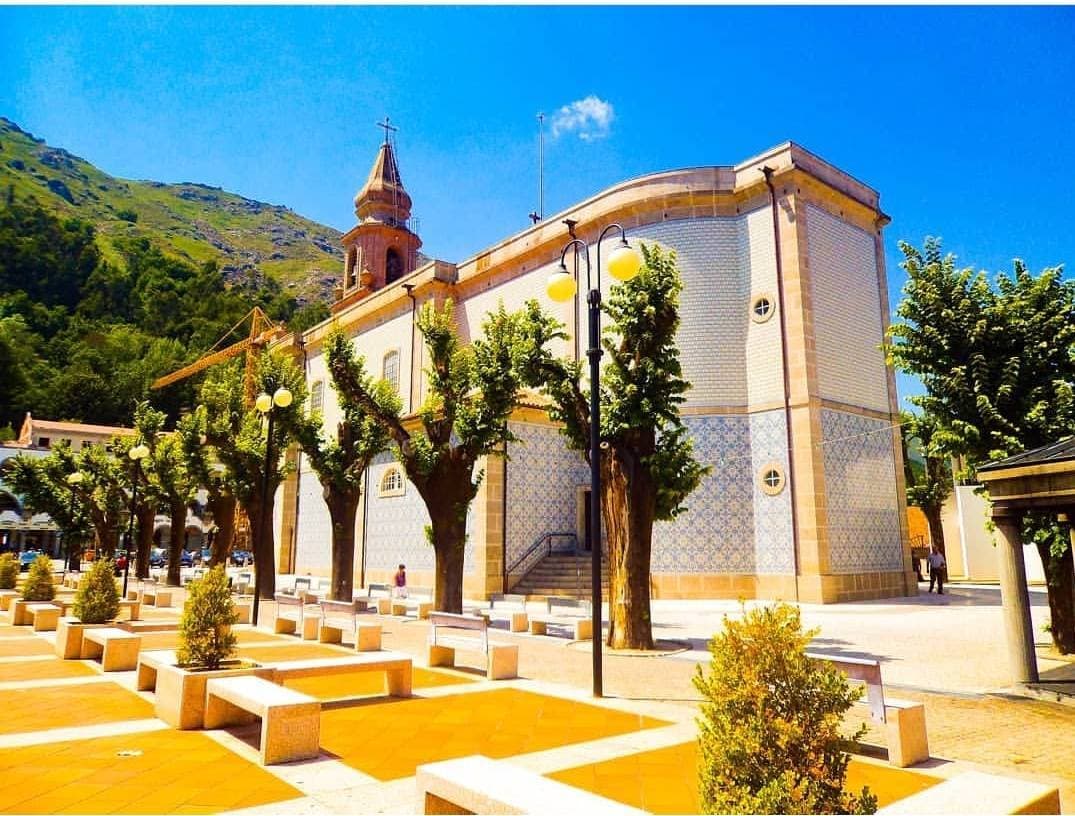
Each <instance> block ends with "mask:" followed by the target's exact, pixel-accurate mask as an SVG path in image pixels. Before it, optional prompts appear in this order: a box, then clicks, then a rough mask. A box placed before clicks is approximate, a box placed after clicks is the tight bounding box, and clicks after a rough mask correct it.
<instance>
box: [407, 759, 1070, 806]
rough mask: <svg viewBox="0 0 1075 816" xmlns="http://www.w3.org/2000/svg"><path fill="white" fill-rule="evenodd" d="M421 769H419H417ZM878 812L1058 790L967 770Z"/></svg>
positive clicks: (1033, 798) (1035, 799)
mask: <svg viewBox="0 0 1075 816" xmlns="http://www.w3.org/2000/svg"><path fill="white" fill-rule="evenodd" d="M419 770H421V769H419ZM877 812H878V813H879V814H882V813H883V814H886V816H887V815H890V816H897V814H899V815H900V816H902V814H908V816H910V815H911V814H915V816H917V814H920V813H932V814H937V815H938V816H946V815H947V814H994V813H1059V812H1060V792H1059V791H1058V790H1057V789H1056V788H1053V787H1050V786H1049V785H1042V784H1041V783H1039V782H1029V781H1027V780H1025V779H1015V778H1013V777H1010V776H994V775H993V774H987V773H981V772H980V771H967V772H966V773H961V774H960V775H959V776H954V777H952V778H951V779H946V780H944V781H943V782H941V783H940V784H939V785H934V786H933V787H931V788H926V789H925V790H924V791H921V792H919V793H915V794H912V795H911V796H908V797H906V798H904V799H899V800H897V801H895V802H893V803H892V804H891V805H886V806H885V807H883V808H880V809H878V811H877Z"/></svg>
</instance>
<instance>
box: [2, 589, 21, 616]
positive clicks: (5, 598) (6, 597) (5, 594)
mask: <svg viewBox="0 0 1075 816" xmlns="http://www.w3.org/2000/svg"><path fill="white" fill-rule="evenodd" d="M20 597H22V594H21V593H20V592H19V591H18V590H17V589H0V610H2V611H4V612H7V611H8V609H10V608H11V602H12V601H14V600H15V599H16V598H20Z"/></svg>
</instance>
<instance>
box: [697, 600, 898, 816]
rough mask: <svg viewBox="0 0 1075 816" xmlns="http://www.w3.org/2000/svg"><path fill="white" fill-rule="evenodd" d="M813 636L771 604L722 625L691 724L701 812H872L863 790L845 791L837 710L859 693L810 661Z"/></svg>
mask: <svg viewBox="0 0 1075 816" xmlns="http://www.w3.org/2000/svg"><path fill="white" fill-rule="evenodd" d="M817 632H818V630H816V629H815V630H811V631H807V632H804V631H803V628H802V622H801V620H800V618H799V610H798V609H797V608H796V607H794V606H790V605H788V604H776V605H774V606H768V607H762V608H758V609H754V610H751V611H749V612H747V611H745V612H744V615H743V619H742V620H739V621H734V620H728V619H726V620H725V623H724V631H723V632H720V633H718V634H716V635H714V636H713V640H712V641H710V644H709V651H710V653H711V654H712V660H711V662H710V665H709V671H708V672H705V671H703V670H702V667H700V666H699V667H698V670H697V674H696V676H695V679H694V684H695V686H696V687H697V689H698V690H699V691H700V692H701V693H702V695H703V696H704V697H705V702H704V703H703V704H702V713H701V715H700V717H699V723H698V725H699V732H700V733H699V736H698V742H699V749H700V763H699V796H700V799H701V801H700V803H699V804H700V805H701V808H702V811H703V812H704V813H873V812H875V811H876V810H877V799H876V797H874V796H873V795H872V794H871V793H870V792H869V789H868V788H863V790H862V791H861V793H860V794H858V795H856V794H853V793H851V792H848V791H845V790H844V781H845V779H846V775H847V763H848V761H849V760H850V756H849V755H848V753H847V748H848V747H850V744H851V742H852V741H853V740H857V739H859V738H861V736H862V734H863V733H864V731H865V726H863V727H862V728H861V729H860V730H859V731H858V732H856V733H855V734H854V735H852V736H851V737H850V738H846V737H843V736H841V734H840V730H839V729H840V724H841V722H842V719H843V714H844V712H846V711H847V709H848V708H850V707H851V705H852V704H853V703H854V702H855V701H856V700H857V699H858V698H859V697H860V696H861V695H862V689H861V688H855V687H852V686H851V685H850V684H849V683H848V680H847V676H846V675H844V674H843V672H841V671H840V670H839V669H837V668H836V667H834V666H832V665H830V664H827V663H822V662H819V661H813V660H810V659H809V658H808V657H807V656H806V648H807V645H808V644H809V643H810V641H811V639H812V638H813V637H814V636H815V635H816V634H817Z"/></svg>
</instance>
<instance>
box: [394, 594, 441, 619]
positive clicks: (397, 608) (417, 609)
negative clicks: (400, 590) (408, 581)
mask: <svg viewBox="0 0 1075 816" xmlns="http://www.w3.org/2000/svg"><path fill="white" fill-rule="evenodd" d="M412 611H413V612H414V613H415V614H416V615H417V616H418V620H425V619H426V618H428V617H429V613H430V612H432V611H433V590H432V589H429V588H428V587H414V588H408V589H407V597H406V598H398V597H397V598H393V599H392V603H391V605H390V609H389V614H391V615H396V616H399V617H405V616H406V615H407V614H409V613H410V612H412Z"/></svg>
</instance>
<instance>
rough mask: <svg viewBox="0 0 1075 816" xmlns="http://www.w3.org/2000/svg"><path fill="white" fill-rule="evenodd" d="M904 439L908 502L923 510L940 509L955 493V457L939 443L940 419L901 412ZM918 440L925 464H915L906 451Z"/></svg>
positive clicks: (918, 446)
mask: <svg viewBox="0 0 1075 816" xmlns="http://www.w3.org/2000/svg"><path fill="white" fill-rule="evenodd" d="M900 422H901V425H900V430H901V432H902V434H903V442H904V446H905V448H904V450H905V453H904V457H903V461H904V466H905V473H906V478H907V503H908V504H910V505H911V506H913V507H920V508H922V509H923V510H925V509H928V508H938V509H939V508H940V507H941V506H942V505H944V502H945V501H946V500H947V498H948V497H949V496H950V495H951V493H952V468H951V457H950V454H948V453H947V452H946V451H944V450H943V449H942V448H941V447H940V446H939V441H938V439H937V437H938V436H939V433H938V428H937V419H936V417H933V416H931V415H929V414H912V413H909V412H906V411H905V412H903V413H902V414H901V415H900ZM912 443H917V449H918V450H919V451H921V453H922V457H923V459H924V460H925V466H918V467H915V465H916V464H917V463H913V462H912V461H911V459H910V457H908V456H907V454H906V449H907V446H908V445H910V444H912Z"/></svg>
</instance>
